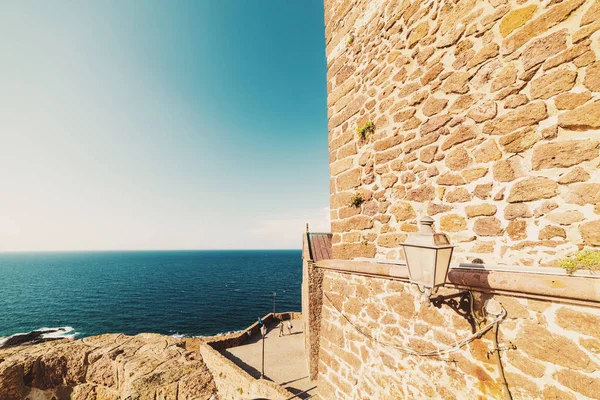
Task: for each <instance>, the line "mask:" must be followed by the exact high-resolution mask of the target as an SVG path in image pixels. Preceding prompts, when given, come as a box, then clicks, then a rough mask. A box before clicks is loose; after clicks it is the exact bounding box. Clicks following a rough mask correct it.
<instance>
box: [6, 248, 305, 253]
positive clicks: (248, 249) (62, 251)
mask: <svg viewBox="0 0 600 400" xmlns="http://www.w3.org/2000/svg"><path fill="white" fill-rule="evenodd" d="M276 250H286V251H287V250H302V248H300V247H298V248H276V249H255V248H247V249H81V250H61V249H59V250H0V254H9V253H92V252H106V253H109V252H113V253H114V252H141V251H156V252H161V251H276Z"/></svg>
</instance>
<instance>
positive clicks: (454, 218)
mask: <svg viewBox="0 0 600 400" xmlns="http://www.w3.org/2000/svg"><path fill="white" fill-rule="evenodd" d="M465 229H467V221H466V220H465V218H464V217H461V216H460V215H458V214H448V215H443V216H442V217H441V218H440V230H441V231H442V232H460V231H464V230H465Z"/></svg>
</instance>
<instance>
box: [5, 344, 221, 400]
mask: <svg viewBox="0 0 600 400" xmlns="http://www.w3.org/2000/svg"><path fill="white" fill-rule="evenodd" d="M216 373H217V374H218V371H217V372H216ZM217 398H219V396H218V390H217V386H216V384H215V380H214V379H213V371H211V370H210V369H209V368H208V367H207V365H206V364H205V363H204V361H203V359H202V356H201V355H200V353H199V352H197V351H190V350H188V349H187V348H186V340H185V339H178V338H173V337H170V336H163V335H158V334H148V333H143V334H139V335H136V336H127V335H122V334H106V335H100V336H93V337H86V338H83V339H60V340H55V339H54V340H53V339H50V340H47V339H44V338H42V335H41V334H40V332H32V333H30V334H24V335H18V336H15V337H13V338H11V341H10V342H5V343H4V344H3V347H2V348H0V400H21V399H29V400H67V399H71V400H117V399H174V400H178V399H207V400H208V399H217Z"/></svg>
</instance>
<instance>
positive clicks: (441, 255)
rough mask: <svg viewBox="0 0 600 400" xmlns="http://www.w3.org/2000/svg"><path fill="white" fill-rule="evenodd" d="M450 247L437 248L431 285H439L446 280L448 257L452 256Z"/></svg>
mask: <svg viewBox="0 0 600 400" xmlns="http://www.w3.org/2000/svg"><path fill="white" fill-rule="evenodd" d="M452 250H453V248H452V247H446V248H440V249H437V250H436V251H437V257H436V264H437V265H436V267H435V281H434V283H433V286H434V287H436V286H441V285H443V284H444V283H445V282H446V276H447V275H448V267H449V266H450V259H451V258H452Z"/></svg>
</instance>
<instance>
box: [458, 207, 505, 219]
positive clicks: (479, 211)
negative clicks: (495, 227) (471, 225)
mask: <svg viewBox="0 0 600 400" xmlns="http://www.w3.org/2000/svg"><path fill="white" fill-rule="evenodd" d="M497 210H498V207H496V206H495V205H493V204H478V205H473V206H466V207H465V212H466V213H467V217H469V218H472V217H481V216H491V215H494V214H496V211H497Z"/></svg>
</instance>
